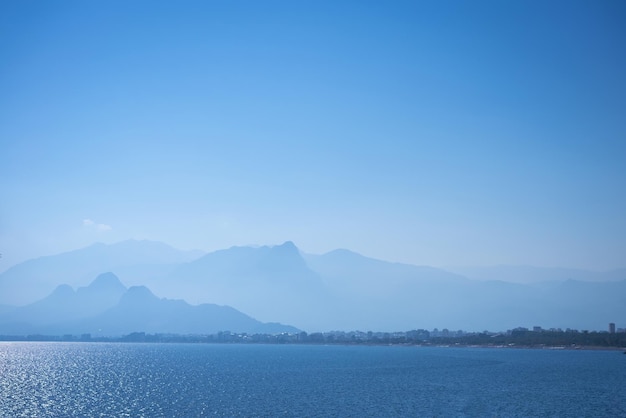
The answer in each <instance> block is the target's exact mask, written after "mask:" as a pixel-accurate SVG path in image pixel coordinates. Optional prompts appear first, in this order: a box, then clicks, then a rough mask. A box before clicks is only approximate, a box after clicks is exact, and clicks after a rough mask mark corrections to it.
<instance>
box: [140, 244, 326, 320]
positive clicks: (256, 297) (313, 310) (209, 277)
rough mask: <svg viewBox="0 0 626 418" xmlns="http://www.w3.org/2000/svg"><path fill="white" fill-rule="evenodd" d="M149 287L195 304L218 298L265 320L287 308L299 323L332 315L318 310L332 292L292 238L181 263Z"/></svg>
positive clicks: (217, 253) (234, 248) (293, 318)
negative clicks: (282, 241) (308, 264)
mask: <svg viewBox="0 0 626 418" xmlns="http://www.w3.org/2000/svg"><path fill="white" fill-rule="evenodd" d="M150 286H151V287H152V288H153V289H155V291H157V292H158V293H160V294H166V295H170V296H172V297H175V298H184V299H186V300H190V301H192V302H194V303H200V302H208V301H211V300H219V301H220V303H223V304H226V305H230V306H235V307H237V309H241V310H243V311H245V312H248V313H250V314H251V315H252V316H254V317H255V318H258V319H260V320H263V321H274V320H276V318H278V317H281V316H283V315H285V313H287V312H288V313H289V318H290V321H291V323H297V325H298V326H299V327H311V326H313V325H314V324H315V323H317V322H320V320H321V319H322V318H325V317H327V316H328V315H329V314H330V313H329V312H325V311H324V310H320V309H319V308H320V306H323V305H324V303H325V302H326V300H327V299H328V297H329V295H328V293H327V292H326V289H325V287H324V283H323V281H322V280H321V279H320V277H319V275H318V274H317V273H315V272H314V271H313V270H311V269H310V268H309V267H308V266H307V263H306V261H305V260H304V259H303V258H302V255H301V254H300V251H299V250H298V249H297V248H296V246H295V245H294V244H293V243H292V242H289V241H287V242H285V243H283V244H282V245H276V246H272V247H269V246H262V247H256V248H253V247H232V248H229V249H227V250H220V251H215V252H212V253H209V254H207V255H205V256H203V257H201V258H199V259H197V260H194V261H191V262H189V263H183V264H181V265H180V266H178V268H176V269H175V270H173V271H172V272H171V273H170V274H169V275H168V276H167V277H165V278H159V279H156V280H153V281H152V282H151V283H150ZM283 317H284V316H283Z"/></svg>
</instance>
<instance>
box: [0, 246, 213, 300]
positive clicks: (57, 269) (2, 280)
mask: <svg viewBox="0 0 626 418" xmlns="http://www.w3.org/2000/svg"><path fill="white" fill-rule="evenodd" d="M202 255H203V253H202V252H199V251H180V250H177V249H175V248H173V247H170V246H169V245H166V244H163V243H160V242H154V241H146V240H144V241H136V240H128V241H123V242H119V243H116V244H111V245H106V244H101V243H98V244H93V245H91V246H89V247H86V248H82V249H79V250H75V251H70V252H66V253H62V254H58V255H53V256H46V257H40V258H36V259H32V260H28V261H25V262H23V263H20V264H17V265H15V266H13V267H11V268H9V269H8V270H6V271H5V272H3V273H2V274H0V304H7V305H25V304H28V303H32V302H34V301H36V300H39V299H41V298H43V297H45V296H46V295H47V294H49V293H50V292H51V291H52V290H53V289H54V288H55V287H56V286H57V285H59V284H61V283H66V284H69V285H71V286H84V285H86V284H88V283H89V281H90V280H91V279H92V278H93V277H95V276H96V275H98V274H100V273H102V272H105V271H114V272H115V273H116V274H117V275H118V276H119V277H121V278H122V279H123V280H124V281H125V282H126V283H131V284H141V283H144V282H145V281H146V280H149V279H151V278H153V277H158V276H162V275H166V274H167V273H168V272H169V271H170V270H172V269H173V268H174V267H175V266H176V265H178V264H179V263H183V262H187V261H190V260H193V259H196V258H198V257H200V256H202Z"/></svg>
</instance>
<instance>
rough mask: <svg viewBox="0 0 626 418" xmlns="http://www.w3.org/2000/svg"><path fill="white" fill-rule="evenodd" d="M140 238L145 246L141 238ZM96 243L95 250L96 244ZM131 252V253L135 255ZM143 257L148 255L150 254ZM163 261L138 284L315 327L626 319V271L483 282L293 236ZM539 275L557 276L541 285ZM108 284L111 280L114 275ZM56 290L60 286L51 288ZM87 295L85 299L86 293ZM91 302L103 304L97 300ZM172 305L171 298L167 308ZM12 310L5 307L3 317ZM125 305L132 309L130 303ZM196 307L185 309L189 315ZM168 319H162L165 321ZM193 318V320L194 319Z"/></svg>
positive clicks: (64, 297) (67, 295) (588, 324)
mask: <svg viewBox="0 0 626 418" xmlns="http://www.w3.org/2000/svg"><path fill="white" fill-rule="evenodd" d="M137 244H141V243H137V242H134V243H133V245H137ZM131 246H132V245H131ZM143 248H148V246H144V247H143ZM89 249H90V251H93V248H92V247H89ZM85 250H88V249H85ZM87 252H89V251H87ZM127 256H128V257H130V253H129V254H127ZM64 257H66V256H64ZM144 257H145V258H144V259H143V260H146V259H149V258H150V257H148V256H146V255H144ZM61 258H63V257H61ZM96 258H97V257H96ZM79 259H81V260H84V258H81V257H79ZM72 260H73V258H71V257H70V258H69V259H67V260H66V261H63V260H56V261H55V262H54V263H52V262H50V263H49V265H48V266H49V267H50V271H49V272H47V273H46V274H47V275H46V277H60V276H61V274H58V273H57V270H56V267H55V265H57V263H58V264H59V265H62V264H63V263H62V262H61V261H63V262H68V263H69V262H72ZM170 260H171V259H170ZM35 261H36V260H35ZM126 261H127V263H128V264H129V265H134V266H141V264H140V263H135V264H132V263H133V261H132V260H131V259H129V258H127V259H126ZM99 262H100V261H99ZM25 264H26V263H25ZM96 264H97V263H94V265H96ZM162 265H163V266H165V267H164V268H163V270H162V271H160V272H159V274H154V275H149V276H147V277H145V278H143V279H142V281H139V280H134V281H131V283H133V284H143V285H146V286H148V287H149V288H150V289H153V290H154V291H155V293H156V294H158V295H161V296H166V297H168V298H174V299H184V300H186V301H188V302H191V303H192V304H196V305H197V304H200V303H216V304H219V305H228V306H233V307H235V308H236V309H239V310H241V311H243V312H246V314H249V315H251V316H252V317H254V318H256V319H258V320H261V321H264V322H270V321H279V322H282V323H289V324H293V325H295V326H297V327H299V328H301V329H304V330H306V331H320V330H331V329H361V330H407V329H414V328H429V329H430V328H434V327H439V328H444V327H445V328H449V329H466V330H484V329H489V330H506V329H510V328H515V327H518V326H533V325H539V326H543V327H561V328H567V327H569V328H578V329H583V328H586V329H605V328H606V324H607V323H608V322H617V323H618V326H620V324H619V321H620V319H621V318H626V296H623V295H626V280H619V278H620V277H622V272H623V270H621V271H614V272H611V273H607V274H606V276H603V277H605V279H606V280H605V281H594V280H596V279H597V280H599V279H600V276H594V277H595V279H594V280H588V281H585V280H582V279H581V278H589V277H590V276H585V275H584V274H583V275H582V276H581V275H580V274H581V273H580V271H577V270H567V269H533V268H523V269H516V268H508V270H507V269H499V270H497V269H496V270H490V269H488V270H487V271H488V272H490V273H494V272H495V273H494V275H492V276H488V275H483V276H481V278H482V280H476V279H471V278H467V277H464V276H463V275H460V274H457V273H451V272H448V271H445V270H441V269H436V268H432V267H427V266H413V265H407V264H400V263H390V262H386V261H381V260H376V259H372V258H369V257H364V256H362V255H359V254H356V253H354V252H351V251H348V250H335V251H331V252H329V253H327V254H323V255H308V254H302V253H301V252H300V251H299V250H298V248H297V247H296V246H295V245H294V244H293V243H292V242H285V243H284V244H282V245H276V246H262V247H232V248H229V249H225V250H220V251H215V252H212V253H209V254H205V255H203V256H201V257H199V258H196V259H194V260H190V261H186V262H180V263H170V264H162ZM152 266H158V264H153V265H152ZM24 268H25V267H24ZM64 268H65V270H63V271H69V270H71V269H70V268H69V267H67V266H66V267H64ZM103 271H107V270H103ZM507 271H508V273H507V274H504V273H506V272H507ZM576 272H578V273H576ZM496 273H497V274H496ZM514 273H515V274H514ZM557 273H558V274H557ZM574 273H576V274H579V275H578V276H576V275H575V274H574ZM573 274H574V275H573ZM25 277H30V279H29V280H26V281H25V284H24V285H22V286H21V287H20V288H19V291H20V292H23V293H24V295H23V296H24V298H26V297H27V296H28V297H32V296H29V293H28V292H30V290H31V288H32V287H34V285H33V282H34V280H33V279H32V277H39V276H35V275H32V276H25ZM504 277H508V278H509V279H516V278H517V279H521V278H523V277H526V278H532V280H530V281H533V282H532V283H528V284H527V283H512V282H507V281H503V280H487V279H492V278H504ZM563 277H565V278H568V280H564V279H562V278H563ZM572 277H574V278H575V279H576V280H572V279H571V278H572ZM539 278H546V279H549V280H550V281H544V282H535V280H538V279H539ZM0 279H6V277H4V276H2V277H0ZM59 283H64V282H63V280H62V279H59V280H58V281H56V282H55V283H54V284H55V286H56V285H58V284H59ZM101 283H103V284H106V283H107V281H105V280H102V282H101ZM108 283H109V284H112V281H111V280H109V281H108ZM85 284H86V283H85ZM92 287H97V286H96V284H94V283H92V285H90V286H87V287H85V288H79V289H78V290H77V291H76V292H73V291H72V290H71V288H69V287H67V286H61V287H59V288H57V289H56V291H55V292H54V293H53V294H52V295H50V298H49V299H48V298H46V299H44V300H43V301H40V302H38V304H32V305H30V306H28V307H24V308H28V309H25V310H24V311H23V312H39V311H45V310H46V309H47V310H48V312H49V311H50V308H48V307H47V306H48V305H52V306H59V305H60V304H61V303H63V304H64V306H65V307H66V308H63V309H61V308H59V309H58V312H54V313H50V314H49V318H60V317H71V314H72V312H76V309H78V308H76V307H77V306H79V305H80V304H78V303H77V302H76V301H75V300H76V299H80V300H83V299H84V300H87V299H88V298H87V297H86V295H87V294H89V292H90V289H92ZM105 287H106V286H105ZM117 287H118V290H117V292H118V293H119V286H117ZM53 289H54V286H53V287H51V288H50V291H49V292H48V293H50V292H51V291H52V290H53ZM83 294H85V298H81V297H79V295H83ZM112 298H113V297H112ZM147 299H150V298H147ZM153 302H154V301H153ZM103 303H104V302H103ZM106 303H110V300H109V302H106ZM155 303H156V302H155ZM159 303H161V302H159ZM176 303H179V305H180V304H181V303H183V302H174V301H169V302H162V304H163V307H164V308H163V309H165V310H167V309H170V308H169V306H170V305H171V306H174V305H175V304H176ZM85 304H86V305H90V306H96V302H90V303H85ZM166 304H169V305H167V306H168V307H167V308H166V307H165V305H166ZM146 306H147V307H146V308H145V310H146V311H149V309H148V307H149V304H148V305H146ZM181 306H182V305H181ZM70 308H71V309H70ZM7 309H8V308H6V307H2V306H0V313H2V311H3V310H4V311H5V312H6V310H7ZM37 309H39V311H37ZM72 309H74V310H72ZM81 309H82V308H81ZM94 309H95V308H94ZM116 309H118V312H122V311H123V307H116ZM189 309H190V308H184V309H183V308H181V310H185V312H186V311H187V310H189ZM203 309H208V308H203ZM196 311H197V310H196ZM190 312H191V311H190ZM194 312H195V311H194ZM33 315H35V314H33ZM37 315H38V314H37ZM63 315H65V316H63ZM110 315H113V314H110ZM181 315H182V314H181ZM185 315H186V314H185ZM190 315H191V314H190ZM129 317H130V316H129ZM22 318H27V317H26V316H23V317H22ZM153 318H158V316H156V315H155V316H153ZM177 318H179V319H178V322H180V321H183V319H181V318H182V317H177ZM189 318H191V317H189ZM166 319H167V318H161V319H158V321H160V323H166V322H167V321H166ZM154 320H155V321H156V320H157V319H154ZM103 321H104V319H103ZM185 321H189V323H190V324H193V323H194V322H193V320H192V319H185ZM175 322H177V321H175ZM622 325H623V324H622ZM190 326H191V325H190Z"/></svg>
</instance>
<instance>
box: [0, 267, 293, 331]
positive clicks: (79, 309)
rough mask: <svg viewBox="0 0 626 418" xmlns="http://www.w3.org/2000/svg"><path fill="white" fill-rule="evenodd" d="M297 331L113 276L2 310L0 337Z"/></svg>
mask: <svg viewBox="0 0 626 418" xmlns="http://www.w3.org/2000/svg"><path fill="white" fill-rule="evenodd" d="M227 330H228V331H233V332H247V333H256V332H263V333H278V332H296V331H298V330H297V329H296V328H294V327H290V326H285V325H281V324H278V323H267V324H266V323H262V322H259V321H257V320H255V319H253V318H251V317H249V316H248V315H245V314H243V313H241V312H239V311H237V310H236V309H234V308H231V307H228V306H218V305H214V304H202V305H198V306H192V305H190V304H188V303H186V302H185V301H182V300H170V299H160V298H158V297H156V296H155V295H154V294H153V293H152V292H151V291H150V290H149V289H148V288H147V287H144V286H133V287H130V288H129V289H126V287H124V285H122V283H121V282H120V281H119V279H118V278H117V277H116V276H115V275H113V274H112V273H105V274H102V275H100V276H98V277H97V278H96V280H94V281H93V282H92V283H91V284H90V285H89V286H87V287H83V288H79V289H78V290H76V291H74V290H73V289H72V288H71V287H70V286H69V285H60V286H58V287H57V288H56V289H55V290H54V291H53V292H52V293H51V294H50V295H49V296H47V297H46V298H44V299H42V300H40V301H37V302H35V303H32V304H30V305H27V306H24V307H13V308H8V307H7V308H6V309H5V310H4V311H0V334H22V335H23V334H31V333H42V334H49V335H60V334H74V335H76V334H83V333H90V334H92V335H94V336H119V335H124V334H129V333H131V332H136V331H137V332H148V333H179V334H210V333H216V332H218V331H227Z"/></svg>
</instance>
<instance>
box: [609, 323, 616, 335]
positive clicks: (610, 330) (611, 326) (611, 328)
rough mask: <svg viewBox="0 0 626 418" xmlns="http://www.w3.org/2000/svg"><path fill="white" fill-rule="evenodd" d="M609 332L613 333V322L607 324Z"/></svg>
mask: <svg viewBox="0 0 626 418" xmlns="http://www.w3.org/2000/svg"><path fill="white" fill-rule="evenodd" d="M609 333H611V334H615V324H614V323H613V322H611V323H610V324H609Z"/></svg>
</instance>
